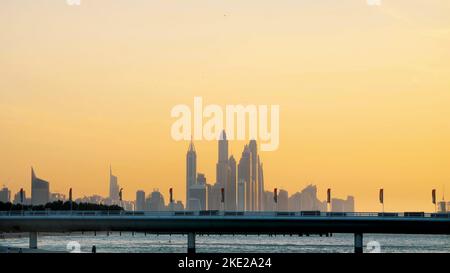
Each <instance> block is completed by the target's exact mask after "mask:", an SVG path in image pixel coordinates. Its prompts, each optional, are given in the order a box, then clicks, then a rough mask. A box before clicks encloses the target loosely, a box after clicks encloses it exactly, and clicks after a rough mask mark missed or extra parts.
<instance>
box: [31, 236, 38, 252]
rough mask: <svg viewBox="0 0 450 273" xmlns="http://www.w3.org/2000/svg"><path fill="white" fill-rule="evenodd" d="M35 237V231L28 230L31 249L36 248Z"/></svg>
mask: <svg viewBox="0 0 450 273" xmlns="http://www.w3.org/2000/svg"><path fill="white" fill-rule="evenodd" d="M37 238H38V234H37V232H30V248H31V249H37V245H38V243H37Z"/></svg>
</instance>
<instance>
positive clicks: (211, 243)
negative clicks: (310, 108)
mask: <svg viewBox="0 0 450 273" xmlns="http://www.w3.org/2000/svg"><path fill="white" fill-rule="evenodd" d="M353 240H354V238H353V234H333V236H332V237H325V236H323V237H320V236H318V235H311V236H309V237H306V236H303V237H299V236H295V235H293V236H289V235H287V236H282V235H277V236H273V237H269V236H267V235H261V236H255V235H251V236H250V235H249V236H242V235H239V236H230V235H222V236H218V235H214V236H197V237H196V248H197V252H210V253H213V252H219V253H220V252H239V253H245V252H247V253H276V252H294V253H311V252H312V253H316V252H353ZM186 242H187V236H182V235H172V236H169V235H158V236H157V235H149V234H147V235H145V234H143V233H135V234H134V236H133V235H132V234H131V233H122V235H120V234H119V233H118V232H114V233H112V234H110V235H109V236H107V235H106V234H104V233H102V234H97V235H96V236H94V235H93V234H92V233H89V234H84V235H81V234H71V235H70V236H69V235H68V234H63V235H58V236H43V235H40V236H39V240H38V245H39V248H40V249H45V250H49V251H68V250H70V249H72V248H71V247H70V246H75V247H76V246H78V245H79V246H80V250H81V252H90V251H91V248H92V246H93V245H95V246H96V248H97V252H126V253H139V252H144V253H145V252H147V253H154V252H163V253H166V252H172V253H173V252H175V253H185V252H186V247H187V246H186V245H187V243H186ZM0 246H3V247H5V246H8V247H21V248H27V247H28V237H22V238H5V239H0ZM378 246H379V248H378ZM369 249H379V250H380V252H419V253H424V252H447V253H450V236H448V235H414V236H413V235H378V234H364V251H365V252H370V250H369Z"/></svg>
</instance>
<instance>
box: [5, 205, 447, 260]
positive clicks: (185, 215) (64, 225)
mask: <svg viewBox="0 0 450 273" xmlns="http://www.w3.org/2000/svg"><path fill="white" fill-rule="evenodd" d="M80 231H81V232H82V231H86V232H88V231H123V232H126V231H129V232H147V233H157V234H188V253H193V252H195V235H196V234H332V233H353V234H354V236H355V253H362V251H363V234H364V233H385V234H450V213H431V214H430V213H423V212H404V213H326V212H318V211H302V212H228V211H197V212H193V211H179V212H177V211H171V212H139V211H136V212H128V211H114V212H113V211H32V212H31V211H26V212H23V211H22V212H21V211H17V212H0V232H29V233H30V248H37V236H38V233H39V232H80Z"/></svg>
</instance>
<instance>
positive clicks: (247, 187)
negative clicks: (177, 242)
mask: <svg viewBox="0 0 450 273" xmlns="http://www.w3.org/2000/svg"><path fill="white" fill-rule="evenodd" d="M169 194H170V198H169V200H165V199H164V196H163V194H162V193H161V192H159V190H158V189H154V190H153V191H152V192H151V193H149V194H148V195H146V193H145V191H144V190H138V191H137V192H136V199H135V200H134V201H126V200H123V199H122V188H121V187H120V184H119V181H118V177H117V176H115V175H114V174H113V171H112V168H111V167H110V170H109V196H108V197H106V198H105V197H102V196H100V195H92V196H85V197H82V198H78V199H75V200H73V201H74V202H76V203H91V204H102V205H118V206H121V207H123V208H124V209H125V210H137V211H181V210H185V209H186V210H190V211H200V210H226V211H329V210H331V211H333V212H353V211H354V210H355V200H354V198H353V197H352V196H348V197H347V198H346V199H338V198H333V199H331V200H330V203H331V204H330V206H328V203H327V201H320V200H319V199H318V197H317V187H316V186H315V185H309V186H307V187H305V188H304V189H303V190H301V191H299V192H296V193H294V194H292V195H291V196H289V193H288V192H287V191H286V190H283V189H279V190H278V189H277V191H276V193H275V192H272V191H266V190H265V187H264V170H263V164H262V162H261V158H260V155H259V154H258V144H257V142H256V141H255V140H251V141H250V142H249V143H248V144H246V145H245V146H244V148H243V151H242V154H241V158H240V159H239V161H238V162H237V161H236V159H235V158H234V156H233V155H229V152H228V140H227V135H226V132H225V131H222V132H221V135H220V138H219V141H218V158H217V163H216V177H215V182H212V183H208V181H207V179H206V176H205V174H204V173H200V172H198V170H197V152H196V150H195V146H194V143H193V141H192V140H191V142H190V144H189V147H188V151H187V153H186V207H185V206H184V205H183V203H182V202H181V201H176V200H173V196H172V189H170V193H169ZM69 195H70V196H69V199H70V198H71V193H69ZM58 200H61V201H67V197H66V195H64V194H61V193H51V192H50V183H49V182H48V181H45V180H43V179H41V178H38V177H37V176H36V174H35V172H34V169H33V168H32V169H31V197H29V198H27V196H26V193H25V191H24V190H20V191H19V192H18V193H16V194H15V195H14V198H13V203H15V204H24V205H44V204H46V203H48V202H53V201H58ZM10 201H11V192H10V190H9V189H8V188H6V187H4V188H3V189H1V190H0V202H5V203H6V202H10ZM439 209H440V210H441V211H448V208H447V207H446V203H445V202H443V205H442V204H441V203H439Z"/></svg>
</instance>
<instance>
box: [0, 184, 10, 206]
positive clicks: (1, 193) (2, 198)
mask: <svg viewBox="0 0 450 273" xmlns="http://www.w3.org/2000/svg"><path fill="white" fill-rule="evenodd" d="M0 202H3V203H8V202H11V191H10V190H9V189H8V188H7V187H3V189H1V190H0Z"/></svg>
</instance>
